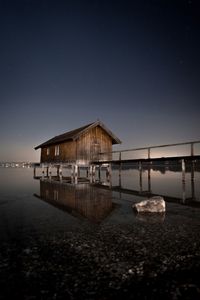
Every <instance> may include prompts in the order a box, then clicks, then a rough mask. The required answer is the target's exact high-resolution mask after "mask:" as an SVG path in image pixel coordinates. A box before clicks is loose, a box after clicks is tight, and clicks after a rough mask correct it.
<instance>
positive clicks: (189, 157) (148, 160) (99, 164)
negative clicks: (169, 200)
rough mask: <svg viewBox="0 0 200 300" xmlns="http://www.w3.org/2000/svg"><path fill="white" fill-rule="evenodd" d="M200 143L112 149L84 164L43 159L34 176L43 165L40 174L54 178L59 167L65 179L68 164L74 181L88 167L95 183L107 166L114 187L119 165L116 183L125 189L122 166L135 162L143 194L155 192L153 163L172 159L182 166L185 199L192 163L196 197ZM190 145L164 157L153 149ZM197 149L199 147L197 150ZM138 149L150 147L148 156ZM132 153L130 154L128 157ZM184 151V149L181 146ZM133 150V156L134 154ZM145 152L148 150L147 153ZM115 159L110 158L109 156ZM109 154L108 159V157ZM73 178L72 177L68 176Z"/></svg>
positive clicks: (87, 176)
mask: <svg viewBox="0 0 200 300" xmlns="http://www.w3.org/2000/svg"><path fill="white" fill-rule="evenodd" d="M196 144H199V145H200V141H192V142H186V143H177V144H167V145H159V146H150V147H143V148H134V149H128V150H120V151H112V152H109V153H107V152H106V153H99V155H98V159H97V160H91V161H90V162H89V163H88V164H87V165H85V166H80V165H78V164H77V163H76V162H74V163H72V162H56V163H40V164H35V165H34V178H38V176H37V174H36V169H37V168H40V169H41V170H42V176H40V178H41V177H42V178H45V177H47V178H50V179H51V177H52V169H53V168H54V169H56V177H57V179H58V180H60V181H61V182H62V181H63V180H65V179H66V178H65V176H63V169H64V168H68V169H69V168H70V173H71V183H75V184H76V183H78V182H79V180H81V178H80V169H81V168H84V170H85V177H84V178H85V179H86V180H87V181H88V182H90V183H95V182H96V179H97V181H98V182H101V172H102V170H103V169H104V171H105V170H106V180H107V183H108V186H109V187H110V188H113V187H112V180H111V174H112V168H116V167H117V168H118V170H119V185H118V186H117V187H116V188H117V189H118V190H121V192H123V188H122V186H121V176H122V169H123V166H126V165H131V164H133V165H134V166H136V167H137V168H138V171H139V191H138V194H139V195H142V194H144V193H146V194H148V195H151V194H152V190H151V169H152V165H155V164H156V163H161V164H165V165H168V164H169V165H170V164H171V163H174V162H175V163H176V164H177V165H179V167H180V170H181V172H182V191H183V194H182V199H183V202H184V201H185V200H186V199H185V185H186V163H190V164H191V166H192V167H191V191H192V195H191V198H193V199H194V198H195V196H194V194H195V192H194V163H195V161H197V160H199V161H200V154H199V152H200V149H198V151H197V149H195V148H194V146H195V145H196ZM185 145H186V146H187V147H189V149H187V150H188V153H186V155H177V156H161V157H152V156H151V154H152V149H157V148H165V147H177V146H178V147H181V146H185ZM195 150H196V151H195ZM136 151H146V157H137V158H135V157H134V153H135V152H136ZM127 153H128V158H127ZM180 153H181V149H180ZM130 154H132V156H131V155H130ZM143 156H144V153H143ZM108 157H109V158H112V159H109V160H108V159H107V158H108ZM104 158H106V159H104ZM144 169H146V170H147V174H148V175H147V179H148V189H147V191H144V190H143V170H144ZM67 180H69V178H68V179H67Z"/></svg>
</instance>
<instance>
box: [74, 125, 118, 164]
mask: <svg viewBox="0 0 200 300" xmlns="http://www.w3.org/2000/svg"><path fill="white" fill-rule="evenodd" d="M109 151H112V139H111V138H110V136H109V135H108V134H107V133H106V132H105V131H104V130H103V129H102V128H101V127H99V126H97V127H95V128H92V129H91V130H89V131H88V132H86V133H85V134H83V135H82V136H81V137H80V138H79V139H78V140H77V160H78V162H79V163H81V162H82V161H85V162H88V161H91V160H98V159H99V153H100V152H109ZM107 158H109V157H107Z"/></svg>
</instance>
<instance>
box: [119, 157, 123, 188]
mask: <svg viewBox="0 0 200 300" xmlns="http://www.w3.org/2000/svg"><path fill="white" fill-rule="evenodd" d="M121 175H122V153H121V152H119V186H120V187H121Z"/></svg>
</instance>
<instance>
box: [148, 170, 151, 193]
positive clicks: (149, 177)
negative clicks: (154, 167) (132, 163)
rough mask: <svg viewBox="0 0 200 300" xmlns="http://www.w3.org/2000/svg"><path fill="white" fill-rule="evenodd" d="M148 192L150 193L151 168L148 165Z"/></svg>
mask: <svg viewBox="0 0 200 300" xmlns="http://www.w3.org/2000/svg"><path fill="white" fill-rule="evenodd" d="M148 192H149V193H151V167H150V165H148Z"/></svg>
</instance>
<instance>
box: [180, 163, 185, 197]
mask: <svg viewBox="0 0 200 300" xmlns="http://www.w3.org/2000/svg"><path fill="white" fill-rule="evenodd" d="M181 166H182V202H183V203H185V160H184V159H182V160H181Z"/></svg>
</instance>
